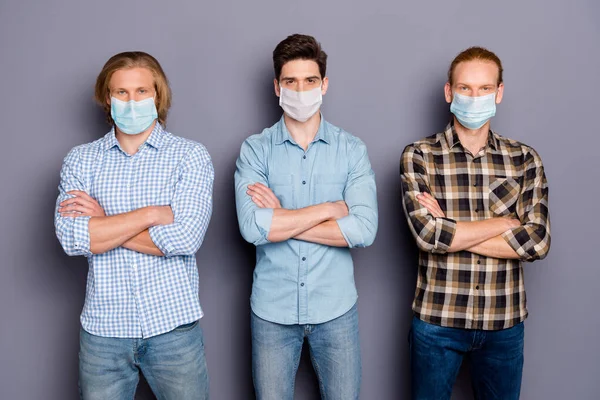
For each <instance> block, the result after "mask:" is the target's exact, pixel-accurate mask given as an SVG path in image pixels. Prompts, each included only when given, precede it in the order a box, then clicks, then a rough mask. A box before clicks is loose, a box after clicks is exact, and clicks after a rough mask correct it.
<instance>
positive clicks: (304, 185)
mask: <svg viewBox="0 0 600 400" xmlns="http://www.w3.org/2000/svg"><path fill="white" fill-rule="evenodd" d="M236 167H237V168H236V172H235V190H236V207H237V215H238V221H239V226H240V231H241V234H242V236H243V237H244V239H246V240H247V241H248V242H250V243H253V244H254V245H255V246H256V268H255V270H254V283H253V286H252V297H251V306H252V311H253V312H254V313H255V314H256V315H258V316H259V317H261V318H263V319H266V320H268V321H271V322H276V323H280V324H317V323H322V322H327V321H330V320H332V319H334V318H337V317H339V316H340V315H342V314H344V313H345V312H346V311H348V310H349V309H350V308H352V306H353V305H354V304H355V303H356V298H357V293H356V286H355V284H354V271H353V263H352V257H351V255H350V250H349V248H340V247H331V246H325V245H321V244H317V243H309V242H305V241H301V240H296V239H289V240H286V241H283V242H278V243H271V242H269V240H268V239H267V238H268V235H269V231H270V227H271V221H272V218H273V209H269V208H262V209H261V208H259V207H258V206H257V205H256V204H255V203H254V202H253V201H252V199H251V198H250V196H248V194H247V193H246V191H247V189H248V185H251V184H253V183H257V182H260V183H262V184H264V185H266V186H268V187H269V188H270V189H271V190H272V191H273V192H274V193H275V195H276V196H277V197H278V199H279V200H280V203H281V206H282V207H283V208H286V209H290V210H294V209H300V208H304V207H308V206H311V205H315V204H320V203H324V202H335V201H339V200H344V201H345V202H346V204H347V205H348V209H349V215H348V216H346V217H344V218H341V219H338V220H337V223H338V226H339V228H340V230H341V232H342V234H343V236H344V238H345V240H346V242H347V243H348V246H349V247H350V248H352V247H366V246H369V245H370V244H371V243H373V240H374V239H375V234H376V231H377V223H378V221H377V219H378V216H377V196H376V188H375V174H374V173H373V170H372V169H371V163H370V162H369V157H368V155H367V148H366V146H365V144H364V143H363V142H362V141H361V140H360V139H358V138H357V137H355V136H352V135H351V134H349V133H347V132H345V131H344V130H342V129H340V128H338V127H336V126H334V125H332V124H330V123H328V122H326V121H325V120H324V119H323V118H321V123H320V126H319V130H318V132H317V135H316V136H315V138H314V140H313V141H312V142H311V143H310V144H309V146H308V149H307V150H306V151H305V150H304V149H303V148H302V147H300V146H299V145H298V144H297V143H296V142H295V141H294V139H293V138H292V137H291V136H290V134H289V132H288V130H287V128H286V126H285V122H284V119H283V117H282V118H281V120H280V121H279V122H277V123H276V124H275V125H273V126H272V127H271V128H268V129H265V130H264V131H263V132H262V133H261V134H258V135H253V136H251V137H249V138H248V139H247V140H246V141H245V142H244V143H243V145H242V148H241V151H240V156H239V158H238V160H237V163H236Z"/></svg>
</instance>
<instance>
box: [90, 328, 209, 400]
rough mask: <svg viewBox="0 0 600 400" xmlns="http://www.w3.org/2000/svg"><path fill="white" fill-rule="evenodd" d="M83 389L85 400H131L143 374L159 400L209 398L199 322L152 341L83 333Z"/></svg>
mask: <svg viewBox="0 0 600 400" xmlns="http://www.w3.org/2000/svg"><path fill="white" fill-rule="evenodd" d="M79 343H80V351H79V390H80V395H81V398H82V399H84V400H96V399H97V400H106V399H111V400H125V399H127V400H132V399H133V398H134V395H135V389H136V387H137V384H138V381H139V373H140V371H141V372H142V373H143V374H144V377H145V378H146V380H147V381H148V384H149V385H150V388H151V389H152V392H154V395H155V396H156V398H157V399H159V400H162V399H172V400H187V399H190V400H191V399H194V400H196V399H208V372H207V369H206V359H205V358H204V340H203V336H202V329H201V328H200V325H199V324H198V321H196V322H194V323H191V324H187V325H182V326H180V327H178V328H176V329H175V330H173V331H171V332H168V333H165V334H162V335H158V336H154V337H151V338H148V339H119V338H107V337H101V336H95V335H92V334H90V333H88V332H86V331H85V330H83V329H81V333H80V339H79Z"/></svg>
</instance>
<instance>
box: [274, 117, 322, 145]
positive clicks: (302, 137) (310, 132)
mask: <svg viewBox="0 0 600 400" xmlns="http://www.w3.org/2000/svg"><path fill="white" fill-rule="evenodd" d="M283 121H284V122H285V126H286V128H287V130H288V132H289V133H290V135H291V136H292V139H294V141H295V142H296V143H298V145H299V146H300V147H302V148H303V149H304V150H306V149H308V145H309V144H310V143H311V142H312V141H313V140H314V138H315V136H317V132H318V131H319V125H320V124H321V112H317V113H315V115H313V116H312V117H310V118H309V119H308V121H306V122H299V121H296V120H295V119H293V118H290V117H288V116H287V114H284V116H283Z"/></svg>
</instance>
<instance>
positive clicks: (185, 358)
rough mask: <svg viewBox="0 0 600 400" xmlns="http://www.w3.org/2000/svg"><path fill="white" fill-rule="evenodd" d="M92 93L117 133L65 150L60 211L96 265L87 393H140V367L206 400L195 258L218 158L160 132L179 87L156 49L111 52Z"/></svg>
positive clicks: (58, 216) (84, 344) (89, 397)
mask: <svg viewBox="0 0 600 400" xmlns="http://www.w3.org/2000/svg"><path fill="white" fill-rule="evenodd" d="M96 101H97V102H98V103H99V104H100V105H101V106H102V107H103V108H104V111H105V113H106V117H107V121H108V122H109V123H110V124H111V125H112V129H111V131H110V132H109V133H107V134H106V135H105V136H104V137H102V138H100V139H98V140H96V141H94V142H92V143H88V144H84V145H81V146H77V147H75V148H74V149H72V150H71V152H70V153H69V154H68V155H67V157H66V158H65V160H64V163H63V167H62V171H61V174H60V186H59V196H58V200H57V204H56V210H55V215H54V221H55V225H56V234H57V236H58V239H59V240H60V243H61V244H62V246H63V248H64V250H65V252H66V253H67V254H68V255H71V256H85V257H87V258H88V261H89V273H88V281H87V291H86V296H85V304H84V306H83V311H82V313H81V331H80V351H79V388H80V393H81V397H82V398H83V399H85V400H94V399H98V400H106V399H115V400H121V399H133V397H134V393H135V389H136V386H137V384H138V381H139V375H140V372H141V373H143V375H144V376H145V377H146V380H147V381H148V383H149V385H150V387H151V388H152V391H153V392H154V393H155V394H156V395H157V397H158V398H160V399H172V400H186V399H189V400H192V399H194V400H196V399H207V398H208V373H207V368H206V359H205V356H204V340H203V334H202V329H201V328H200V325H199V324H198V320H199V319H200V318H201V317H202V315H203V313H202V308H201V307H200V302H199V300H198V267H197V265H196V256H195V254H196V252H197V251H198V248H199V247H200V245H201V243H202V240H203V239H204V234H205V233H206V229H207V228H208V223H209V221H210V216H211V212H212V187H213V178H214V172H213V166H212V162H211V160H210V156H209V155H208V152H207V151H206V148H205V147H204V146H202V145H201V144H200V143H196V142H193V141H191V140H187V139H183V138H181V137H177V136H174V135H172V134H170V133H169V132H167V131H166V130H165V129H164V124H165V123H166V118H167V112H168V110H169V106H170V104H171V90H170V88H169V85H168V82H167V77H166V76H165V73H164V72H163V70H162V68H161V66H160V64H159V63H158V61H156V59H155V58H154V57H152V56H151V55H149V54H146V53H143V52H138V51H136V52H125V53H120V54H117V55H115V56H113V57H111V58H110V59H109V60H108V61H107V62H106V64H105V65H104V68H102V71H101V72H100V74H99V75H98V79H97V81H96Z"/></svg>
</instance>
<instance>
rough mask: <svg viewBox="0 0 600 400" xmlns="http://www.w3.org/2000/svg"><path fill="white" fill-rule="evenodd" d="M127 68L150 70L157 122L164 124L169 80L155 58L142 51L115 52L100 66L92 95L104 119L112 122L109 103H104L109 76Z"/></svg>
mask: <svg viewBox="0 0 600 400" xmlns="http://www.w3.org/2000/svg"><path fill="white" fill-rule="evenodd" d="M129 68H147V69H148V70H150V72H152V76H154V90H155V91H156V98H155V99H154V101H155V103H156V110H157V111H158V122H160V123H161V124H162V125H165V123H166V122H167V113H168V112H169V108H171V88H170V87H169V81H168V80H167V75H165V72H164V71H163V69H162V67H161V66H160V64H159V63H158V61H157V60H156V58H154V57H152V56H151V55H150V54H148V53H144V52H143V51H126V52H124V53H119V54H116V55H114V56H112V57H111V58H110V59H109V60H108V61H107V62H106V64H104V67H102V71H100V74H99V75H98V78H97V79H96V89H95V92H94V97H95V99H96V102H98V104H100V106H102V109H103V110H104V113H105V114H106V121H107V122H108V123H109V124H110V125H112V124H114V121H113V119H112V117H111V115H110V105H109V104H107V103H106V98H107V96H109V95H110V88H109V87H108V85H109V83H110V78H112V75H113V74H114V73H115V72H116V71H118V70H120V69H129Z"/></svg>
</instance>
